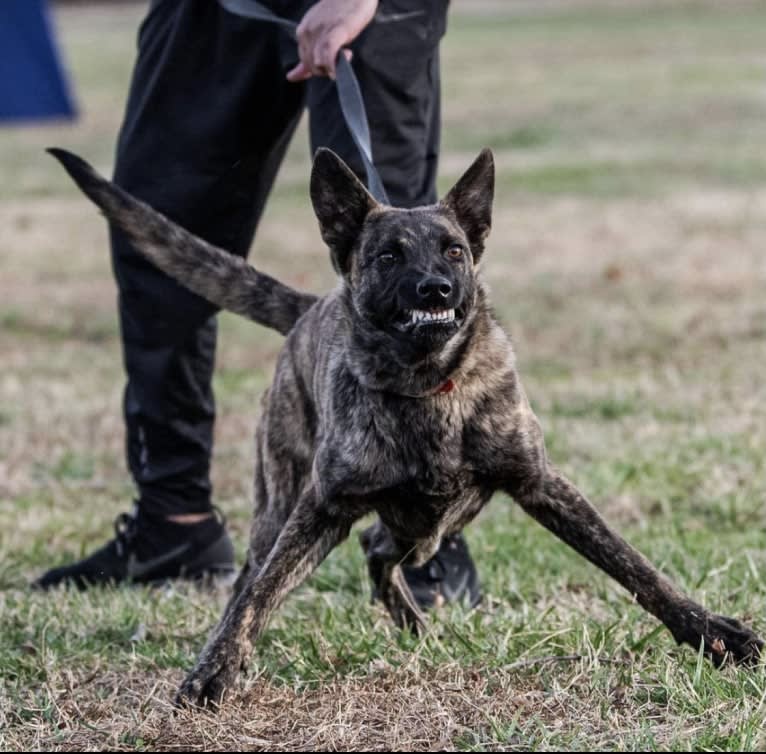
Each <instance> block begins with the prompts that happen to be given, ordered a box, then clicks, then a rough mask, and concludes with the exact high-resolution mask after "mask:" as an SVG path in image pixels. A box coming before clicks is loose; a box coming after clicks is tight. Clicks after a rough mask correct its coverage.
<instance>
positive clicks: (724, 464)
mask: <svg viewBox="0 0 766 754" xmlns="http://www.w3.org/2000/svg"><path fill="white" fill-rule="evenodd" d="M142 10H143V9H142V5H141V4H138V5H120V6H118V7H117V8H116V9H107V8H105V7H103V8H101V7H99V6H94V7H89V6H87V5H83V6H75V7H71V8H68V9H66V10H61V11H60V12H59V13H58V14H57V17H58V22H59V26H60V31H61V34H62V37H63V43H64V47H65V50H66V54H67V57H68V59H69V63H70V66H71V70H72V73H73V76H74V79H75V81H76V84H77V90H78V95H79V100H80V104H81V107H82V111H83V113H82V118H81V120H80V121H79V122H78V123H76V124H75V125H72V126H46V127H38V128H32V129H24V130H19V129H14V130H9V129H6V130H2V131H0V175H1V176H2V181H0V354H2V356H1V358H2V367H3V368H2V372H0V674H1V680H0V747H2V748H3V749H4V750H13V749H22V750H24V749H27V750H39V749H45V750H57V749H61V750H66V749H69V750H82V749H88V750H98V749H107V748H108V749H119V750H142V749H158V748H159V749H178V750H202V749H230V750H239V749H271V750H276V751H288V750H304V749H306V748H319V749H348V748H355V749H369V750H391V749H414V750H429V749H458V750H499V749H502V750H527V749H539V750H551V749H567V750H584V751H587V750H605V749H620V750H638V749H663V750H729V751H732V750H749V751H763V750H764V748H766V733H764V728H765V727H766V674H765V673H764V668H763V666H761V667H760V668H757V669H754V670H751V671H745V670H739V669H734V668H727V669H724V670H723V671H716V670H714V669H713V668H712V667H711V666H709V665H708V664H707V663H706V662H704V661H702V660H701V659H700V658H698V657H697V655H696V654H695V652H694V651H693V650H691V649H689V648H684V649H679V648H678V647H676V646H675V644H674V643H673V641H672V638H671V637H670V635H669V633H668V632H667V631H665V630H664V629H662V628H661V627H658V623H657V622H656V621H655V620H654V619H653V618H651V617H649V616H648V615H646V614H645V613H644V612H643V611H642V610H641V609H640V608H638V607H637V606H636V605H634V604H633V603H632V601H631V599H630V596H629V595H627V594H626V593H624V592H623V591H622V590H621V589H620V588H619V587H618V586H616V585H615V584H614V583H613V582H611V581H610V580H609V579H607V578H606V577H604V576H602V575H601V574H600V573H599V572H597V571H596V570H595V569H594V568H593V567H592V566H590V565H589V564H587V563H585V562H584V561H582V560H581V559H580V558H579V557H578V556H576V555H575V554H574V553H572V552H569V551H568V550H567V549H566V547H565V546H564V545H562V544H560V543H559V542H558V541H557V540H556V539H555V538H554V537H552V536H551V535H549V534H548V533H546V532H545V531H544V530H542V529H541V528H540V527H539V526H538V525H536V524H535V523H534V522H532V521H531V520H528V519H527V518H526V517H525V516H524V515H523V514H522V513H521V512H520V511H519V510H518V509H517V508H515V507H514V505H513V504H512V503H511V501H509V500H507V499H504V498H498V499H496V500H495V501H493V504H492V506H490V508H489V510H488V511H486V513H485V514H484V515H482V516H481V517H480V519H479V520H478V521H477V522H476V523H475V524H474V525H472V526H471V527H470V529H469V530H468V532H467V535H468V538H469V541H470V543H471V547H472V550H473V553H474V555H475V558H476V560H477V562H478V565H479V568H480V571H481V575H482V580H483V584H484V589H485V593H486V597H485V600H484V602H483V604H482V606H481V607H480V608H479V609H478V610H476V611H474V612H467V611H465V610H463V609H462V608H460V607H454V608H451V609H449V610H444V611H443V612H441V613H439V614H438V615H436V616H434V619H433V622H432V626H431V629H430V631H429V632H428V634H427V635H426V636H424V637H423V638H421V639H413V638H412V637H410V636H406V635H401V634H399V633H398V632H397V631H395V630H394V629H393V628H392V626H391V625H390V623H389V621H388V619H387V618H386V616H385V615H384V614H383V612H382V610H381V608H380V607H378V606H370V605H369V587H368V584H367V581H366V575H365V567H364V563H363V561H362V558H361V553H360V550H359V547H358V545H357V543H356V539H355V537H354V536H352V538H351V539H350V540H349V541H348V542H347V543H346V544H344V545H343V546H342V547H340V548H339V549H338V550H337V551H335V552H334V553H333V554H332V556H331V557H330V558H329V559H328V561H327V562H326V563H325V564H323V566H322V567H321V568H320V569H319V571H318V572H317V573H316V575H315V576H314V577H313V578H312V579H311V580H310V582H309V583H308V584H307V585H305V586H304V587H302V588H301V589H300V590H299V591H298V592H296V593H295V594H294V595H293V596H291V598H290V599H289V600H288V602H287V604H286V605H285V606H284V608H283V609H281V610H280V611H279V613H278V614H277V616H276V617H275V619H274V620H273V621H272V623H271V625H270V628H269V629H268V630H267V632H266V634H265V636H264V637H263V639H262V640H261V641H260V643H259V645H258V648H257V653H256V655H255V656H254V658H253V661H252V664H251V667H250V671H249V673H248V674H247V676H246V677H245V679H244V681H243V684H242V686H241V687H240V688H239V689H238V691H237V692H236V693H235V694H234V695H233V697H232V698H231V700H230V703H229V704H227V705H226V707H225V709H224V710H223V712H222V713H221V714H220V715H219V716H218V717H215V718H214V717H211V716H210V715H207V714H188V713H182V714H178V715H175V716H174V715H173V714H172V710H171V708H170V706H169V700H170V699H171V698H172V693H173V691H174V688H175V686H176V685H177V684H178V683H179V682H180V680H181V679H182V677H183V674H184V672H185V670H187V669H188V668H189V667H190V666H191V664H192V662H193V661H194V659H195V656H196V653H197V651H198V650H199V649H200V648H201V646H202V643H203V642H204V639H205V637H206V635H207V633H208V631H209V630H210V629H211V628H212V626H213V625H214V624H215V622H216V620H217V618H218V616H219V613H220V610H221V607H222V605H223V602H224V600H225V596H226V595H225V594H223V593H214V594H210V593H208V592H203V591H197V590H195V589H193V588H191V587H187V586H183V585H179V586H175V587H173V588H167V589H164V590H155V591H151V590H144V589H105V590H96V591H92V592H89V593H86V594H74V593H67V592H59V593H55V594H48V595H40V594H33V593H30V591H29V590H28V588H27V584H28V582H29V580H30V579H32V578H34V577H35V576H36V575H37V574H39V573H40V572H41V571H42V570H44V569H45V568H47V567H49V566H51V565H54V564H58V563H62V562H65V561H69V560H71V559H73V558H77V557H79V556H81V555H82V554H84V553H85V552H87V551H88V550H90V549H91V548H92V547H94V546H96V545H99V544H101V543H102V542H103V541H104V540H105V538H106V537H107V536H109V535H110V533H111V521H112V519H113V518H114V516H115V515H116V514H117V513H118V512H119V511H121V510H124V509H126V508H127V507H128V505H129V502H130V500H131V495H132V489H131V486H130V482H129V479H128V477H127V476H126V474H125V471H124V468H123V450H122V427H121V419H120V399H121V389H122V368H121V357H120V345H119V338H118V331H117V320H116V314H115V291H114V285H113V283H112V280H111V273H110V269H109V261H108V254H107V251H106V229H105V226H104V223H103V221H102V220H101V219H100V218H99V216H98V215H97V214H96V212H94V210H93V208H92V207H91V205H90V204H88V203H87V202H86V201H85V200H84V199H83V198H82V196H81V195H80V194H79V193H77V192H76V190H75V189H74V187H73V186H72V185H71V184H70V183H69V182H68V179H67V178H66V177H65V176H64V174H63V173H62V171H61V170H60V168H59V167H58V166H57V165H55V164H54V163H53V161H52V160H51V159H50V158H48V157H47V156H46V155H44V154H43V153H42V148H43V147H45V146H48V145H52V144H56V145H60V146H64V147H67V148H69V149H72V150H74V151H76V152H79V153H81V154H83V155H84V156H87V157H88V158H90V159H91V160H92V161H93V162H94V163H95V164H96V165H97V166H98V167H100V168H101V169H103V170H109V168H110V166H111V160H112V152H113V145H114V139H115V134H116V130H117V128H118V125H119V120H120V114H121V110H122V107H123V100H124V96H125V92H126V89H127V82H128V77H129V73H130V66H131V60H132V56H133V53H134V36H135V29H136V27H137V25H138V22H139V19H140V17H141V15H142ZM764 66H766V4H763V3H760V2H738V1H737V0H720V1H719V2H705V1H704V0H699V1H697V2H649V1H648V0H647V1H646V2H645V1H643V0H632V1H629V0H624V1H622V2H620V1H617V0H611V1H607V0H603V1H602V2H577V1H576V0H568V1H567V0H556V1H553V0H545V1H540V2H531V1H526V2H515V1H514V2H511V0H505V1H501V0H497V1H496V2H490V1H488V0H481V1H479V0H476V2H474V0H462V1H460V0H455V2H454V8H453V12H452V16H451V26H450V30H449V32H448V35H447V37H446V38H445V41H444V45H443V68H444V74H443V78H444V95H445V96H444V129H443V147H444V148H443V159H442V170H441V181H442V185H443V186H444V187H445V188H446V187H447V186H448V185H449V184H450V181H452V180H454V179H455V178H456V177H457V175H459V173H460V172H461V171H462V170H463V169H464V168H465V167H466V166H467V165H468V164H469V162H470V161H471V159H472V158H473V157H474V156H475V154H476V153H477V152H478V150H479V149H480V148H481V147H483V146H485V145H488V146H491V147H492V148H493V149H494V150H495V153H496V157H497V163H498V167H499V175H498V188H497V193H496V209H495V223H494V230H493V233H492V236H491V238H490V241H489V246H488V252H487V255H486V262H485V275H486V278H487V280H488V282H489V284H490V286H491V290H492V294H493V299H494V304H495V306H496V310H497V313H498V315H499V317H500V318H501V320H502V321H503V322H504V323H505V325H506V326H507V328H508V329H509V331H510V332H511V333H512V335H513V337H514V341H515V343H516V347H517V352H518V358H519V364H520V368H521V371H522V375H523V377H524V379H525V382H526V387H527V391H528V393H529V395H530V397H531V400H532V402H533V405H534V407H535V409H536V411H537V412H538V414H539V416H540V417H541V420H542V422H543V426H544V427H545V431H546V439H547V443H548V448H549V453H550V455H551V457H552V458H553V460H554V461H555V462H556V463H557V464H558V465H559V466H561V467H562V468H563V469H564V470H565V472H566V473H567V474H568V475H569V476H570V477H571V478H572V479H573V480H575V481H576V483H577V484H578V485H579V486H580V487H581V489H582V490H583V491H584V492H585V493H586V494H587V495H588V496H589V497H590V498H591V499H592V500H593V502H594V503H595V504H596V505H597V507H598V508H599V509H600V510H601V511H602V512H603V513H604V515H605V516H606V517H607V519H608V520H609V521H610V522H611V523H612V524H614V525H615V526H616V527H617V528H619V529H620V531H621V532H622V533H623V534H625V535H626V537H627V538H628V539H629V540H630V541H632V542H633V543H634V544H636V545H637V546H638V547H639V548H640V549H641V550H642V551H643V552H644V553H645V554H646V555H647V556H648V557H650V558H651V559H652V560H653V561H654V562H656V563H657V564H658V565H659V566H660V567H661V568H662V569H663V570H664V571H665V572H666V573H667V574H668V575H669V576H670V577H671V578H672V579H674V580H675V581H676V582H677V583H678V584H679V585H680V586H681V587H682V588H683V589H685V590H686V591H688V592H689V593H691V594H692V595H693V596H694V597H695V598H696V599H698V600H699V601H701V602H703V603H704V604H706V605H707V606H708V607H710V608H712V609H713V610H715V611H717V612H722V613H725V614H728V615H732V616H735V617H738V618H740V619H741V620H744V621H746V622H748V623H750V624H751V625H753V626H755V627H756V629H757V630H758V631H759V632H760V633H761V635H763V634H764V633H766V459H765V453H764V450H765V449H766V380H765V379H764V369H765V367H766V253H765V252H764V250H765V249H766V149H764V137H765V135H766V132H765V131H764V123H766V79H765V78H764ZM308 158H309V154H308V148H307V146H306V138H305V133H303V132H301V134H299V136H298V138H296V140H295V143H294V145H293V148H292V151H291V152H290V154H289V155H288V158H287V160H286V163H285V165H284V169H283V171H282V174H281V176H280V180H279V185H278V186H277V188H276V190H275V193H274V196H273V199H272V201H271V204H270V207H269V210H268V213H267V218H266V219H265V221H264V223H263V224H262V227H261V229H260V231H259V234H258V238H257V239H256V241H255V244H254V248H253V251H252V256H251V260H252V261H253V262H254V263H256V264H257V265H258V266H260V267H261V268H262V269H264V270H265V271H268V272H270V273H271V274H273V275H276V276H277V277H280V278H282V279H284V280H286V281H288V282H291V283H292V284H295V285H299V286H301V287H305V288H308V289H311V290H315V291H323V290H327V289H329V287H330V286H331V285H332V284H333V277H332V273H331V269H330V265H329V262H328V261H327V253H326V251H325V250H324V248H323V246H322V244H321V242H320V239H319V235H318V232H317V229H316V223H315V221H314V219H313V216H312V214H311V210H310V208H309V203H308V200H307V165H308ZM279 347H280V339H279V338H278V337H277V336H275V335H272V334H270V333H267V332H265V331H264V330H261V329H257V328H256V327H255V326H253V325H251V324H248V323H246V322H244V321H241V320H239V319H236V318H234V317H232V316H228V315H224V316H223V317H222V319H221V341H220V350H219V358H218V369H217V374H216V389H217V396H218V402H219V421H218V424H217V435H216V439H217V445H216V455H215V468H214V479H215V487H216V502H217V503H218V505H219V506H220V507H221V508H222V509H223V510H224V511H225V512H226V514H227V516H228V517H229V521H230V524H231V528H232V532H233V535H234V537H235V539H236V543H237V546H238V549H239V555H240V558H241V557H242V555H243V552H244V545H245V540H246V533H247V528H248V522H249V521H248V520H249V509H250V479H251V465H252V455H253V453H252V440H251V437H252V430H253V425H254V421H255V417H256V414H257V406H258V396H259V394H260V392H261V391H262V390H263V388H264V387H265V386H266V385H267V384H268V381H269V378H270V374H271V371H272V365H273V362H274V357H275V354H276V353H277V351H278V349H279Z"/></svg>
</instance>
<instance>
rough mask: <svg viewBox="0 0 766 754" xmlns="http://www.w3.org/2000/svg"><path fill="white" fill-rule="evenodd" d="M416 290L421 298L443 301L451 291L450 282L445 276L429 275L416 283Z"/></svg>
mask: <svg viewBox="0 0 766 754" xmlns="http://www.w3.org/2000/svg"><path fill="white" fill-rule="evenodd" d="M417 292H418V296H420V298H422V299H423V300H429V299H430V300H432V301H444V300H445V299H446V298H448V297H449V295H450V293H452V283H450V281H449V280H447V278H443V277H439V276H438V275H431V276H429V277H427V278H423V279H422V280H421V281H420V282H419V283H418V287H417Z"/></svg>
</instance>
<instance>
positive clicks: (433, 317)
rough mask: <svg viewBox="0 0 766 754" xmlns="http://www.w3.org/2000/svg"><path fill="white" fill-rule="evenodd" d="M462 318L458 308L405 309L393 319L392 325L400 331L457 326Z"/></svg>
mask: <svg viewBox="0 0 766 754" xmlns="http://www.w3.org/2000/svg"><path fill="white" fill-rule="evenodd" d="M461 319H462V312H461V310H460V309H405V310H404V311H403V312H402V313H401V314H400V315H399V316H398V317H397V318H396V319H395V320H394V323H393V325H394V327H395V328H396V329H397V330H399V331H401V332H411V331H413V330H415V329H420V328H429V329H430V328H432V327H438V326H439V325H442V326H444V325H448V326H450V325H451V326H453V327H454V326H459V324H460V321H461Z"/></svg>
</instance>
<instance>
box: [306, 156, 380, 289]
mask: <svg viewBox="0 0 766 754" xmlns="http://www.w3.org/2000/svg"><path fill="white" fill-rule="evenodd" d="M311 203H312V204H313V205H314V212H315V214H316V216H317V219H318V220H319V230H320V232H321V233H322V238H323V239H324V242H325V243H326V244H327V245H328V246H329V247H330V256H331V258H332V263H333V267H335V269H336V270H337V271H338V272H340V273H341V274H342V275H345V274H346V273H348V271H349V268H350V264H349V262H350V255H351V250H352V249H353V248H354V244H355V243H356V242H357V240H358V238H359V234H360V233H361V231H362V226H363V225H364V221H365V218H366V217H367V215H368V214H369V213H370V211H371V210H373V209H375V208H376V207H377V206H379V205H378V203H377V202H376V201H375V199H374V198H373V196H372V195H371V194H370V192H369V191H367V189H366V188H365V187H364V184H363V183H362V182H361V181H360V180H359V179H358V178H357V177H356V176H355V175H354V173H353V172H352V171H351V169H350V168H349V167H348V165H346V163H345V162H343V160H341V159H340V157H338V155H336V154H335V152H333V151H332V150H330V149H324V148H321V149H319V150H317V153H316V156H315V157H314V166H313V168H312V170H311Z"/></svg>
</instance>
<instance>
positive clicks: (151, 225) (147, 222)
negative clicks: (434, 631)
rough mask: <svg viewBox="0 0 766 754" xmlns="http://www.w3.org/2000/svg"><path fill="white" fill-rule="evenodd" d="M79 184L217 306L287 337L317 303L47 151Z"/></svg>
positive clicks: (73, 160) (145, 250)
mask: <svg viewBox="0 0 766 754" xmlns="http://www.w3.org/2000/svg"><path fill="white" fill-rule="evenodd" d="M48 151H49V152H50V153H51V154H52V155H53V156H54V157H55V158H56V159H57V160H59V162H61V164H62V165H63V166H64V168H65V169H66V171H67V172H68V173H69V175H70V176H72V178H73V179H74V182H75V183H76V184H77V185H78V186H79V187H80V189H81V190H82V191H83V193H85V195H86V196H88V197H89V198H90V199H91V200H92V201H93V202H94V203H95V204H96V205H98V206H99V207H100V208H101V209H102V210H103V212H104V214H105V215H106V217H107V219H108V220H109V221H110V222H111V223H114V225H116V226H117V227H118V228H119V229H120V230H122V231H123V232H124V233H125V234H126V235H127V236H128V238H130V240H131V242H132V243H133V245H134V246H135V247H136V248H137V249H138V250H139V251H140V252H141V253H142V254H144V255H145V256H146V257H148V258H149V259H150V260H151V261H152V262H153V263H154V264H156V265H157V267H159V268H160V269H161V270H162V271H163V272H165V273H167V274H168V275H170V277H172V278H174V279H175V280H177V281H178V282H179V283H181V284H182V285H184V286H186V287H187V288H188V289H189V290H191V291H193V292H194V293H196V294H198V295H200V296H202V297H203V298H205V299H207V300H208V301H210V302H211V303H213V304H215V305H216V306H219V307H221V308H222V309H227V310H228V311H231V312H235V313H236V314H241V315H242V316H244V317H248V318H249V319H252V320H254V321H255V322H258V323H259V324H261V325H265V326H266V327H271V328H273V329H275V330H278V331H279V332H281V333H282V334H283V335H286V334H287V333H288V332H289V331H290V330H291V329H292V327H293V325H294V324H295V323H296V322H297V320H298V319H299V317H300V316H301V315H302V314H303V313H304V312H305V311H307V310H308V309H310V308H311V306H312V305H313V304H314V302H315V301H316V300H317V297H316V296H314V295H312V294H310V293H302V292H301V291H296V290H295V289H293V288H290V287H289V286H286V285H284V284H282V283H280V282H279V281H278V280H275V279H274V278H272V277H269V276H268V275H264V274H263V273H260V272H258V271H257V270H256V269H255V268H254V267H252V266H250V265H249V264H248V263H247V262H246V261H245V260H244V259H242V258H241V257H238V256H236V255H234V254H230V253H229V252H226V251H224V250H223V249H219V248H218V247H216V246H212V245H211V244H209V243H207V242H205V241H203V240H202V239H201V238H198V237H197V236H195V235H193V234H191V233H189V232H188V231H186V230H184V229H183V228H181V227H180V226H179V225H176V224H175V223H174V222H172V221H171V220H168V218H166V217H165V216H164V215H161V214H160V213H159V212H157V211H155V210H153V209H152V208H151V207H149V206H148V205H147V204H144V203H143V202H141V201H139V200H138V199H135V198H134V197H132V196H131V195H130V194H128V193H127V192H126V191H123V190H122V189H121V188H120V187H119V186H116V185H115V184H113V183H111V182H110V181H107V180H106V179H105V178H102V177H101V176H100V175H99V174H98V173H97V172H96V171H95V170H94V169H93V168H92V167H91V166H90V165H89V164H88V163H87V162H85V160H82V159H80V158H79V157H77V156H76V155H73V154H72V153H71V152H67V151H65V150H63V149H49V150H48Z"/></svg>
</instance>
